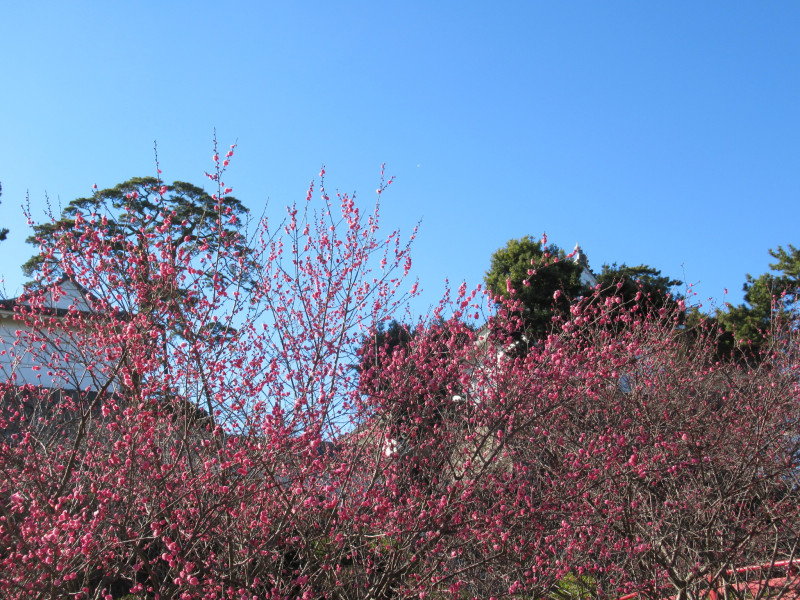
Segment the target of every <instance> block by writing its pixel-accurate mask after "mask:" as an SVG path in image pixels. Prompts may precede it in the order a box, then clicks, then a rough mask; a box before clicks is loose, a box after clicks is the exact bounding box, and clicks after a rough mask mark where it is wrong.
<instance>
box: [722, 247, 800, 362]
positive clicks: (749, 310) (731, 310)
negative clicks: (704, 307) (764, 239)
mask: <svg viewBox="0 0 800 600" xmlns="http://www.w3.org/2000/svg"><path fill="white" fill-rule="evenodd" d="M769 253H770V256H772V258H774V259H776V262H774V263H770V265H769V266H770V269H771V270H772V271H773V272H772V273H764V274H762V275H760V276H759V277H753V276H752V275H750V274H749V273H748V275H747V281H746V282H745V284H744V286H743V290H744V303H742V304H739V305H736V306H733V305H731V304H728V305H727V307H726V310H723V311H718V313H717V319H718V321H719V323H720V325H721V326H722V328H723V329H724V330H725V332H726V333H727V334H728V337H729V340H730V341H731V342H732V341H733V340H735V341H736V342H737V343H738V344H739V346H740V347H743V348H742V350H743V351H746V352H749V353H754V354H755V353H758V351H759V349H760V348H761V347H762V346H763V345H764V343H765V342H766V340H767V339H768V337H769V332H770V329H771V327H772V325H773V322H774V321H775V320H780V319H787V318H789V316H790V314H791V312H792V308H796V307H797V302H798V299H799V298H798V294H799V293H800V249H798V248H795V247H794V246H792V245H791V244H789V246H788V247H787V248H784V247H782V246H778V249H777V250H770V251H769Z"/></svg>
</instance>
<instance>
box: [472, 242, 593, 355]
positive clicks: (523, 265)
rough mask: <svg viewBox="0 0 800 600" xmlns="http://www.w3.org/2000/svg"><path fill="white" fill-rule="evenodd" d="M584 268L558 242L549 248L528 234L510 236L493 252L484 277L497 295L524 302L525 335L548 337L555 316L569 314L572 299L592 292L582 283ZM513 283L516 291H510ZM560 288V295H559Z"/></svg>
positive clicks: (533, 338)
mask: <svg viewBox="0 0 800 600" xmlns="http://www.w3.org/2000/svg"><path fill="white" fill-rule="evenodd" d="M545 253H548V254H549V256H545ZM532 262H533V264H532ZM583 269H584V267H583V265H581V264H580V263H576V262H574V261H572V260H571V259H569V258H568V257H567V255H566V253H565V252H564V251H563V250H561V249H559V248H558V247H557V246H553V245H550V246H549V247H548V248H547V250H545V249H543V248H542V244H541V243H540V242H538V241H536V240H534V239H533V238H531V237H530V236H525V237H523V238H521V239H512V240H509V241H508V243H507V244H506V245H505V246H504V247H503V248H500V249H499V250H497V252H495V253H494V254H493V255H492V262H491V266H490V268H489V270H488V271H487V272H486V276H485V278H484V280H485V282H486V287H487V288H488V289H489V291H491V292H492V293H493V294H495V296H498V297H501V298H509V297H511V296H512V295H513V297H514V298H516V299H517V300H519V301H520V302H521V303H522V306H523V307H524V308H523V313H524V314H523V320H524V323H525V332H524V336H525V337H526V338H527V339H528V340H531V341H532V340H537V339H542V338H544V337H546V336H547V334H548V333H549V332H550V329H551V327H552V321H553V317H554V316H556V315H559V314H566V311H568V310H569V306H570V302H571V301H573V300H574V299H575V298H577V297H578V296H581V295H584V294H586V293H587V292H588V289H587V288H586V286H584V285H583V284H582V283H581V273H582V272H583ZM509 285H510V287H511V289H512V290H513V293H511V292H509V289H508V288H509ZM557 291H558V292H560V295H559V297H558V298H557V299H556V298H555V294H556V292H557Z"/></svg>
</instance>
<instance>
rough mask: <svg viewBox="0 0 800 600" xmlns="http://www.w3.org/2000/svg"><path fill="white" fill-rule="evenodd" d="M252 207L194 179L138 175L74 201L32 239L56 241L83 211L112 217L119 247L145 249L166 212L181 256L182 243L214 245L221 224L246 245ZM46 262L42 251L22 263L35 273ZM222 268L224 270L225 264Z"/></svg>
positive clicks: (110, 229)
mask: <svg viewBox="0 0 800 600" xmlns="http://www.w3.org/2000/svg"><path fill="white" fill-rule="evenodd" d="M162 192H163V193H162ZM247 212H248V211H247V209H246V208H245V207H244V206H243V205H242V203H241V202H240V201H239V200H237V199H236V198H234V197H232V196H226V197H225V198H223V200H222V202H218V201H217V200H215V199H214V198H213V197H212V196H211V195H210V194H208V193H206V192H205V191H204V190H203V189H202V188H199V187H197V186H195V185H192V184H190V183H185V182H183V181H176V182H175V183H173V184H172V185H163V184H162V183H161V182H160V181H159V180H158V179H156V178H154V177H135V178H133V179H130V180H128V181H125V182H123V183H120V184H119V185H117V186H116V187H113V188H108V189H105V190H100V191H97V192H95V193H94V195H92V196H91V197H89V198H77V199H75V200H73V201H71V202H70V203H69V204H68V205H67V206H66V208H65V209H64V211H63V213H62V215H61V216H60V217H59V218H58V219H54V220H53V221H51V222H49V223H42V224H40V225H35V226H34V228H33V230H34V234H33V235H32V236H31V237H29V238H28V240H27V241H28V243H31V244H34V245H39V244H40V243H41V244H44V245H45V246H48V245H51V244H54V242H55V240H57V239H58V238H59V236H60V235H62V232H63V231H69V230H71V229H72V228H73V227H74V226H75V219H76V217H77V215H78V214H81V215H82V216H83V217H84V218H85V219H89V218H91V217H90V216H91V215H96V216H97V218H98V219H100V218H102V217H105V218H106V219H107V222H108V224H107V232H106V235H105V237H106V239H110V240H116V241H115V242H114V249H115V250H116V251H117V252H120V253H127V252H128V251H129V249H130V243H131V242H133V244H134V246H140V247H141V248H142V249H143V251H144V249H145V248H147V247H148V244H147V242H146V238H145V236H147V235H148V234H151V233H153V232H154V231H155V229H156V227H157V226H159V225H163V223H164V217H165V216H167V215H169V217H170V223H171V224H170V230H169V232H168V234H169V237H170V238H171V240H172V245H171V251H172V253H173V257H174V256H177V254H178V252H179V249H180V248H182V247H188V246H189V245H190V244H191V248H194V249H198V248H202V247H203V246H204V245H208V246H209V248H210V249H211V250H213V249H214V248H215V247H216V245H217V244H218V241H219V239H220V234H219V231H218V229H217V226H218V225H217V224H218V223H219V226H220V227H221V229H222V230H223V231H224V232H225V234H226V236H227V235H231V236H236V237H234V238H233V239H234V240H236V239H239V240H240V245H241V246H242V250H244V249H245V248H244V240H242V239H241V236H240V231H241V223H242V218H243V217H245V216H246V215H247ZM228 239H231V238H228ZM193 252H199V250H193ZM44 262H45V259H44V257H43V256H42V254H41V253H40V254H37V255H36V256H33V257H32V258H30V259H29V260H28V261H27V262H26V263H25V264H24V265H23V266H22V270H23V272H24V273H25V274H26V275H28V276H33V275H35V274H36V273H38V272H40V271H41V269H42V267H43V266H44ZM51 266H54V265H51ZM222 272H223V273H224V272H225V269H224V268H223V270H222Z"/></svg>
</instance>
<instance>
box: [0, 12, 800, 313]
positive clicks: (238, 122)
mask: <svg viewBox="0 0 800 600" xmlns="http://www.w3.org/2000/svg"><path fill="white" fill-rule="evenodd" d="M798 32H800V4H798V3H794V2H779V1H776V2H769V3H756V2H749V3H745V2H710V1H709V2H669V3H666V2H661V3H655V2H638V3H634V2H624V1H623V2H613V3H612V2H577V1H576V2H532V1H518V2H478V1H460V2H449V1H442V2H421V1H404V2H392V1H386V2H375V1H374V0H372V1H369V2H367V1H365V2H348V1H341V2H280V3H278V2H237V1H231V2H213V3H212V2H203V1H192V2H188V1H174V2H157V3H156V2H148V1H143V2H135V3H134V2H128V3H123V2H119V3H107V2H103V3H101V2H81V1H76V2H35V3H23V2H7V3H5V4H4V6H3V8H2V12H0V56H2V57H3V58H2V61H3V68H2V70H1V71H0V77H1V78H2V87H0V90H2V92H1V93H0V181H1V182H2V184H3V188H4V193H3V197H2V202H3V204H2V206H0V226H6V227H9V228H10V229H11V233H10V236H9V240H7V241H6V242H4V243H2V244H0V257H2V259H0V273H2V274H3V275H4V278H5V287H6V291H7V293H9V294H12V295H13V294H15V293H16V292H18V291H19V286H20V285H21V283H22V281H23V279H22V276H21V274H20V271H19V265H20V264H21V263H22V262H23V261H24V260H25V258H27V257H28V256H29V255H30V253H31V248H30V247H27V246H25V245H24V243H23V240H24V238H25V237H26V236H27V235H28V232H27V229H26V225H25V219H24V217H23V216H22V213H21V210H20V204H21V203H22V202H23V201H24V198H25V195H26V192H27V193H29V194H30V200H31V205H32V207H33V210H34V215H35V216H36V217H39V218H43V210H44V205H45V194H47V195H49V197H50V199H51V202H52V203H53V204H54V205H57V203H58V201H59V200H60V202H61V203H63V204H66V203H67V202H69V201H70V200H71V199H73V198H75V197H77V196H85V195H88V194H90V193H91V186H92V184H94V183H97V185H98V186H99V187H101V188H102V187H109V186H113V185H115V184H116V183H119V182H120V181H123V180H125V179H128V178H130V177H132V176H139V175H150V174H153V173H154V170H155V167H154V160H153V141H154V140H157V141H158V149H159V159H160V161H161V165H162V169H163V171H164V177H165V178H166V179H167V180H169V181H171V180H176V179H180V180H185V181H191V182H194V183H198V184H201V185H202V184H204V177H203V172H204V171H205V170H208V169H210V167H211V154H212V152H211V139H212V135H213V129H214V128H216V130H217V135H218V137H219V140H220V142H221V143H222V144H224V145H227V144H230V143H233V142H238V144H239V148H238V151H237V155H236V157H235V161H234V163H233V164H232V168H231V170H230V173H229V176H228V182H229V183H231V184H232V185H233V187H234V190H235V192H234V193H235V195H236V196H237V197H239V198H240V199H242V200H244V201H245V202H246V203H247V204H248V205H249V206H250V207H251V208H252V209H254V210H255V211H257V212H260V210H261V208H262V207H263V206H264V204H265V202H266V201H267V199H269V201H270V206H272V207H279V206H283V205H285V204H287V203H289V202H291V201H293V200H298V201H301V200H302V199H303V198H304V192H305V189H306V187H307V185H308V182H309V181H310V180H311V179H312V178H314V177H315V176H316V174H317V173H318V171H319V167H320V166H321V165H322V164H323V163H324V164H325V165H326V167H327V172H328V178H327V179H328V181H327V182H328V187H329V188H334V187H338V188H339V189H341V190H342V191H347V192H352V191H356V192H358V194H359V195H360V196H362V197H363V198H364V199H365V200H368V201H372V199H373V197H374V196H373V194H374V190H375V188H376V184H377V181H378V177H379V169H380V164H381V163H382V162H385V163H387V172H388V173H390V174H393V175H394V176H395V177H396V183H395V185H393V186H392V188H391V189H390V192H389V193H388V194H387V195H386V196H385V204H384V223H385V224H387V226H399V227H402V228H403V229H405V230H410V229H411V227H412V226H413V225H414V223H415V222H416V221H417V220H418V219H422V229H421V234H420V237H419V241H418V243H417V245H416V249H415V253H414V256H415V272H416V274H417V275H418V276H419V278H420V281H421V284H422V287H423V289H424V297H423V303H424V304H425V305H427V304H430V303H435V302H436V301H437V299H438V298H439V296H440V295H441V292H442V290H443V282H444V279H445V278H446V277H449V278H450V280H451V281H455V282H460V281H462V280H466V281H467V282H468V283H470V284H476V283H478V282H480V281H481V280H482V277H483V274H484V272H485V270H486V269H487V268H488V265H489V257H490V255H491V253H492V252H493V251H494V250H496V249H497V248H498V247H500V246H502V245H503V244H504V243H505V242H506V241H507V240H508V239H509V238H511V237H520V236H522V235H525V234H532V235H535V236H539V235H541V233H542V232H543V231H546V232H547V233H548V236H549V238H550V240H551V241H553V242H555V243H557V244H559V245H561V246H562V247H566V248H571V247H572V246H573V245H574V244H575V242H576V241H579V242H580V244H581V246H582V247H583V248H584V250H585V251H586V253H587V254H588V256H589V260H590V263H591V266H592V267H593V268H594V269H598V270H599V268H600V267H601V266H602V264H603V263H604V262H614V261H617V262H627V263H628V264H638V263H648V264H650V265H653V266H655V267H657V268H660V269H661V270H662V271H663V272H664V273H665V274H668V275H670V276H674V277H677V278H679V279H685V280H686V281H688V282H691V283H694V284H697V285H696V288H697V290H698V292H699V295H700V298H701V299H704V298H709V297H711V298H713V299H714V300H715V301H716V302H717V303H719V302H721V301H722V300H723V290H724V289H725V288H728V289H729V292H730V293H729V295H728V299H729V300H732V301H734V302H736V301H739V300H740V299H741V285H742V283H743V282H744V278H745V273H747V272H750V273H752V274H754V275H757V274H760V273H762V272H764V271H766V270H767V264H768V262H769V260H770V259H769V256H768V254H767V250H768V249H769V248H771V247H775V246H777V245H779V244H784V245H785V244H787V243H794V244H795V245H800V225H798V223H800V35H799V34H798ZM706 306H708V304H706Z"/></svg>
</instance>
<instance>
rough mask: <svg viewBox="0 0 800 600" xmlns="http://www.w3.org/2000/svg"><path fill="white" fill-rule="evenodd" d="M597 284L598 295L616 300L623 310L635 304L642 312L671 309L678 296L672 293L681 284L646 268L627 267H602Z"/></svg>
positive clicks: (650, 268)
mask: <svg viewBox="0 0 800 600" xmlns="http://www.w3.org/2000/svg"><path fill="white" fill-rule="evenodd" d="M597 282H598V283H599V284H600V290H601V295H603V296H607V295H614V296H619V297H620V298H622V302H623V304H624V305H625V306H628V307H632V305H633V304H637V305H638V306H640V307H641V309H642V310H643V311H651V310H658V309H660V308H672V307H674V305H675V302H676V299H677V298H678V296H677V295H675V294H673V293H672V289H673V288H674V287H675V286H678V285H682V284H683V282H682V281H679V280H678V279H671V278H669V277H667V276H665V275H662V274H661V271H660V270H658V269H656V268H653V267H651V266H649V265H637V266H631V267H629V266H628V265H626V264H625V263H622V264H621V265H617V263H614V264H612V265H608V264H605V265H603V270H602V271H601V273H600V274H599V275H598V276H597Z"/></svg>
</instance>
